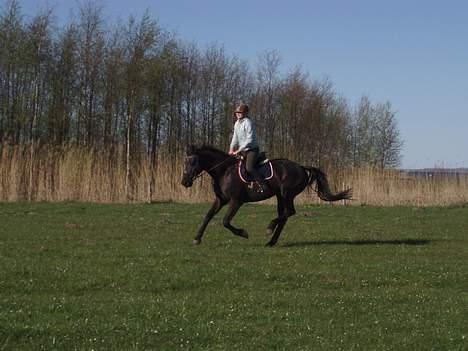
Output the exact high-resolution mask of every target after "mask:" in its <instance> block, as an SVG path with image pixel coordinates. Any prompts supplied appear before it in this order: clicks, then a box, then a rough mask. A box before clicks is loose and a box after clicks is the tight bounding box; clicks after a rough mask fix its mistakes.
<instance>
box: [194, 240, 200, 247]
mask: <svg viewBox="0 0 468 351" xmlns="http://www.w3.org/2000/svg"><path fill="white" fill-rule="evenodd" d="M192 244H193V246H197V245H200V244H201V240H200V239H193V241H192Z"/></svg>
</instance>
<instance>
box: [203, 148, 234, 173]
mask: <svg viewBox="0 0 468 351" xmlns="http://www.w3.org/2000/svg"><path fill="white" fill-rule="evenodd" d="M230 158H231V157H229V156H228V155H225V154H221V153H210V154H209V155H207V156H206V157H204V158H203V159H204V162H203V163H204V165H203V166H204V167H203V168H204V171H206V172H208V173H210V174H213V175H214V174H219V173H220V172H224V170H225V169H226V167H227V166H229V165H230V164H231V163H232V162H230V160H229V159H230Z"/></svg>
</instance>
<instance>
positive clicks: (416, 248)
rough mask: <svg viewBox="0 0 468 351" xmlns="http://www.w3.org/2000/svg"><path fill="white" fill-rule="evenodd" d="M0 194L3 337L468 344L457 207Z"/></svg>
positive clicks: (117, 345)
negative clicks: (229, 206)
mask: <svg viewBox="0 0 468 351" xmlns="http://www.w3.org/2000/svg"><path fill="white" fill-rule="evenodd" d="M208 207H209V205H182V204H153V205H97V204H96V205H95V204H92V205H91V204H78V203H58V204H0V350H180V349H187V350H468V207H453V208H409V207H408V208H371V207H357V206H356V207H341V206H333V207H332V206H328V205H325V206H321V207H317V206H309V207H308V206H302V207H299V208H298V214H297V215H296V216H295V217H293V218H291V219H290V221H289V222H288V224H287V226H286V228H285V230H284V232H283V235H282V237H281V238H280V241H279V242H278V245H277V247H275V248H273V249H271V248H265V247H264V244H265V243H266V241H267V238H266V237H265V235H264V232H265V227H266V226H267V224H268V223H269V221H270V219H271V218H272V217H273V216H274V214H275V207H272V206H266V205H265V206H258V205H250V206H245V207H243V208H242V209H241V211H240V212H239V213H238V215H237V216H236V217H235V219H234V221H233V224H234V225H236V226H239V227H244V228H245V229H247V230H248V231H249V233H250V239H249V240H245V239H242V238H238V237H234V236H232V235H231V234H230V233H229V232H228V231H227V230H225V229H224V228H223V227H222V214H223V213H220V214H219V215H218V216H217V217H215V219H214V220H213V221H212V223H211V224H210V225H209V227H208V230H207V232H206V234H205V237H204V241H203V244H202V245H201V246H198V247H193V246H192V245H191V242H192V238H193V236H194V235H195V231H196V229H197V227H198V225H199V224H200V223H201V221H202V218H203V216H204V214H205V212H206V211H207V209H208Z"/></svg>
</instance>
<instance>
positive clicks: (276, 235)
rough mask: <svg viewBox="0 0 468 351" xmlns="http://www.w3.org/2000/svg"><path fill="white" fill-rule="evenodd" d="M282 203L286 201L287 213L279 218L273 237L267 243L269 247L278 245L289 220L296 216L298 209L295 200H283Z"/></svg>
mask: <svg viewBox="0 0 468 351" xmlns="http://www.w3.org/2000/svg"><path fill="white" fill-rule="evenodd" d="M282 201H284V204H283V205H284V207H285V211H284V212H283V214H282V216H280V217H278V224H277V226H276V228H275V230H274V232H273V235H272V236H271V239H270V241H269V242H268V243H267V246H274V245H275V244H276V242H277V241H278V239H279V237H280V235H281V232H282V231H283V228H284V226H285V225H286V222H287V221H288V218H289V217H291V216H294V215H295V214H296V209H295V208H294V198H289V197H287V198H284V199H282Z"/></svg>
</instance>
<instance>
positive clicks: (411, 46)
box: [0, 0, 468, 168]
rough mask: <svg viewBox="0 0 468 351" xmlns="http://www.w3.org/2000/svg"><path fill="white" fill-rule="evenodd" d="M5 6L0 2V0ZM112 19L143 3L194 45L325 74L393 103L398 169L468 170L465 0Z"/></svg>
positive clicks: (42, 3)
mask: <svg viewBox="0 0 468 351" xmlns="http://www.w3.org/2000/svg"><path fill="white" fill-rule="evenodd" d="M0 1H1V2H2V3H4V1H5V0H3V1H2V0H0ZM100 3H101V4H102V5H103V7H104V9H105V10H104V13H105V16H106V17H108V20H109V21H111V22H112V21H116V20H118V19H122V20H126V19H127V18H128V16H129V14H132V15H135V16H137V17H138V16H141V14H143V13H144V11H145V10H146V9H148V10H149V11H150V14H151V15H152V17H154V18H156V19H158V21H159V23H160V25H161V26H162V27H163V28H165V29H166V30H170V31H172V32H175V33H176V34H177V36H178V37H179V38H180V39H183V40H186V41H193V42H195V43H197V44H198V46H199V47H200V48H204V47H206V46H207V45H210V44H212V43H218V44H221V45H223V46H224V47H225V49H226V51H227V52H228V53H232V54H235V55H236V56H238V57H240V58H243V59H247V60H249V61H250V62H251V63H252V64H255V62H256V59H257V56H258V54H259V53H260V52H262V51H265V50H277V52H278V53H279V54H280V56H281V57H282V59H283V60H282V70H283V71H285V72H287V71H289V70H291V69H293V68H294V67H296V66H298V65H299V66H300V67H302V69H303V70H304V71H306V72H308V73H309V74H310V77H311V78H312V79H319V80H320V79H323V78H325V77H327V78H329V79H330V80H331V81H332V82H333V83H334V85H335V91H337V92H338V93H339V94H340V95H342V96H344V97H345V98H347V99H348V100H349V102H350V103H351V104H355V103H356V102H357V101H358V100H359V98H360V97H361V96H362V95H367V96H369V97H370V98H371V100H372V101H373V102H386V101H390V102H391V104H392V106H393V109H394V110H395V111H396V113H397V119H398V126H399V129H400V132H401V137H402V139H403V140H404V148H403V160H402V161H403V162H402V167H403V168H423V167H433V166H444V167H468V153H467V151H468V136H467V133H468V45H467V38H468V20H467V19H468V2H466V1H451V0H447V1H431V0H426V1H419V0H418V1H411V0H406V1H403V0H392V1H378V0H374V1H371V0H359V1H352V0H349V1H337V0H328V1H327V0H320V1H314V0H309V1H307V0H289V1H284V0H283V1H276V0H269V1H267V0H250V1H247V0H237V1H224V0H190V1H189V0H152V1H150V0H132V1H123V0H113V1H111V0H101V1H100ZM20 4H21V6H22V8H23V12H24V13H26V14H34V13H37V11H38V10H39V9H41V8H44V7H47V6H48V7H52V8H54V9H55V14H56V15H57V17H58V19H59V21H61V22H67V20H68V18H69V17H70V12H71V9H72V8H76V7H77V4H78V2H77V1H70V0H67V1H66V0H20Z"/></svg>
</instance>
